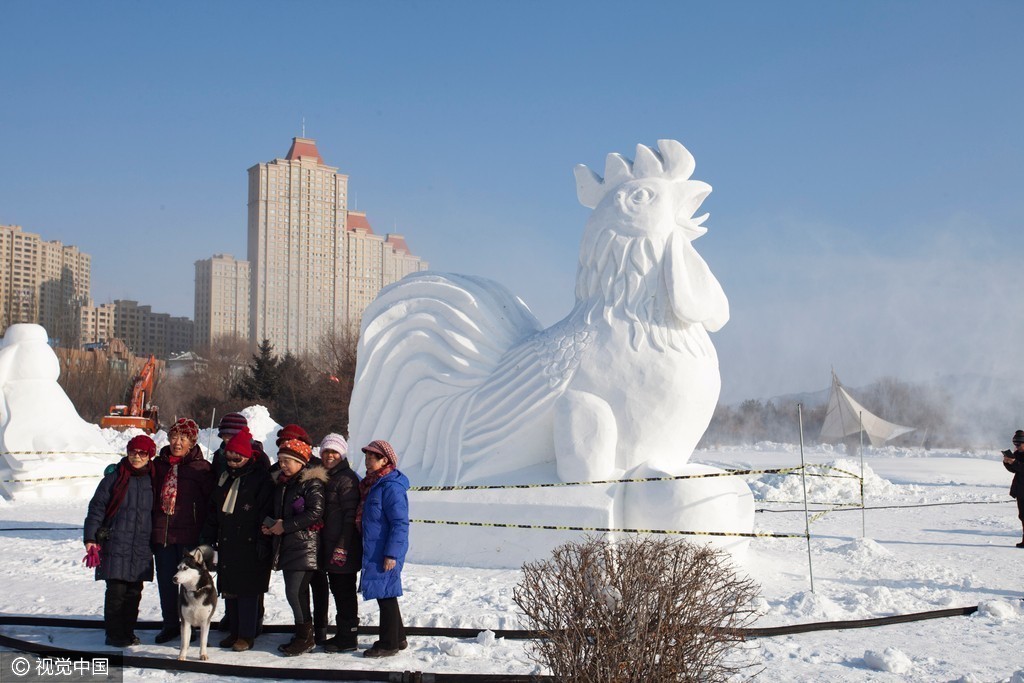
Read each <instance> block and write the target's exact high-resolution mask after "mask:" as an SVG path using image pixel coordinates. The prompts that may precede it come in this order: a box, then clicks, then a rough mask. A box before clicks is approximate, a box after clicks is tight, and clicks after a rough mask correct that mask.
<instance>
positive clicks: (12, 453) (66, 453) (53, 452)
mask: <svg viewBox="0 0 1024 683" xmlns="http://www.w3.org/2000/svg"><path fill="white" fill-rule="evenodd" d="M0 455H112V456H117V457H119V458H120V457H123V456H124V453H114V452H108V451H0Z"/></svg>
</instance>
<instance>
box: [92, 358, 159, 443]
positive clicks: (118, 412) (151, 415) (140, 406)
mask: <svg viewBox="0 0 1024 683" xmlns="http://www.w3.org/2000/svg"><path fill="white" fill-rule="evenodd" d="M155 386H156V356H150V357H149V360H148V361H146V364H145V365H143V366H142V370H141V371H140V372H139V374H138V376H136V377H135V381H134V383H133V384H132V393H131V397H130V398H129V399H128V404H127V405H122V404H119V405H115V406H110V410H109V411H107V415H105V416H104V417H103V418H101V419H100V427H110V428H113V429H128V428H129V427H138V428H139V429H142V430H145V432H146V433H148V434H152V433H153V432H155V431H156V430H157V429H158V428H159V426H160V422H159V420H158V419H157V407H156V406H155V405H152V404H150V403H149V402H148V401H147V399H149V398H152V396H153V388H154V387H155Z"/></svg>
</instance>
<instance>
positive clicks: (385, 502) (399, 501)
mask: <svg viewBox="0 0 1024 683" xmlns="http://www.w3.org/2000/svg"><path fill="white" fill-rule="evenodd" d="M363 453H365V454H366V477H364V478H363V480H362V481H361V482H359V493H360V502H359V509H358V510H357V511H356V526H357V527H360V529H361V531H362V534H363V571H362V574H361V575H360V582H359V591H360V592H361V593H362V594H363V599H364V600H376V601H377V605H378V606H379V607H380V640H378V641H377V642H376V643H374V644H373V647H371V648H370V649H369V650H367V651H366V652H364V653H363V655H364V656H366V657H390V656H391V655H394V654H397V653H398V651H399V650H404V649H405V648H406V647H407V646H408V643H407V642H406V639H405V625H404V624H403V623H402V613H401V611H400V610H399V609H398V596H400V595H401V594H402V567H403V565H405V554H406V552H408V550H409V496H408V494H407V491H408V490H409V479H408V478H407V477H406V476H405V475H404V474H402V473H401V472H399V471H398V456H397V455H396V454H395V449H393V448H392V447H391V444H389V443H388V442H387V441H373V442H371V443H370V444H369V445H367V446H365V447H364V448H363Z"/></svg>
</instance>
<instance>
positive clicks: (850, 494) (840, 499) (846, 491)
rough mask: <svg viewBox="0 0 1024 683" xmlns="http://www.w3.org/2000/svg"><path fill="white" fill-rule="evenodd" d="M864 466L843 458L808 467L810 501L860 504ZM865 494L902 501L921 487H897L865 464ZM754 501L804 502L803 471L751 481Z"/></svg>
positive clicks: (766, 475)
mask: <svg viewBox="0 0 1024 683" xmlns="http://www.w3.org/2000/svg"><path fill="white" fill-rule="evenodd" d="M860 476H861V465H860V463H859V462H856V461H854V460H847V459H845V458H840V459H837V460H833V461H831V462H830V463H828V464H825V465H815V464H810V463H808V465H807V499H808V500H809V501H810V502H812V503H816V504H820V505H840V504H845V505H860V502H861V495H860V479H859V477H860ZM863 476H864V495H865V496H866V497H869V498H875V499H879V498H883V499H898V498H900V497H901V496H904V495H906V494H908V493H918V492H919V490H920V487H918V486H912V485H906V486H902V485H899V484H893V483H892V482H890V481H889V480H887V479H883V478H882V477H880V476H878V475H877V474H876V473H875V472H874V470H872V469H871V468H870V467H869V466H868V465H864V475H863ZM750 489H751V491H753V493H754V498H755V499H757V500H762V501H774V502H787V503H794V502H799V501H802V500H803V496H804V492H803V482H802V477H801V476H800V473H799V472H794V473H791V474H765V475H762V476H761V477H759V478H758V479H756V480H754V481H751V482H750Z"/></svg>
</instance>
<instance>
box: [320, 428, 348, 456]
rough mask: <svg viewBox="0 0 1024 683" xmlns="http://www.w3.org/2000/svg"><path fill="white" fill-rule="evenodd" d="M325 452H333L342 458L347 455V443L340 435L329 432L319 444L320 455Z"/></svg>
mask: <svg viewBox="0 0 1024 683" xmlns="http://www.w3.org/2000/svg"><path fill="white" fill-rule="evenodd" d="M327 450H330V451H334V452H335V453H338V454H340V455H342V456H345V455H348V442H347V441H345V437H343V436H342V435H341V434H335V433H334V432H331V433H330V434H328V435H327V436H325V437H324V440H323V441H321V442H320V453H321V454H322V453H323V452H324V451H327Z"/></svg>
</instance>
